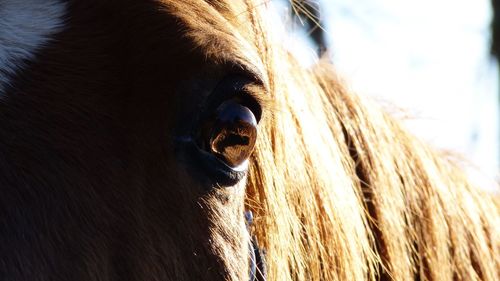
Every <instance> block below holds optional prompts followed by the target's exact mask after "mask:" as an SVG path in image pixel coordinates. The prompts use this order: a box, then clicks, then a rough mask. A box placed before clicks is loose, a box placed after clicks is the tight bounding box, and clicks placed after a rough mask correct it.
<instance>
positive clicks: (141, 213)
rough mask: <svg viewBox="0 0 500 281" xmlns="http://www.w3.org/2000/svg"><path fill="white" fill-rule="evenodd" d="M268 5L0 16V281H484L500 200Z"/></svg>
mask: <svg viewBox="0 0 500 281" xmlns="http://www.w3.org/2000/svg"><path fill="white" fill-rule="evenodd" d="M267 6H268V3H267V2H266V1H260V0H142V1H139V0H121V1H116V0H99V1H97V0H86V1H80V0H44V1H42V0H21V1H19V0H1V1H0V155H1V156H0V186H1V187H0V222H1V223H0V237H1V238H0V279H1V280H12V281H21V280H30V281H31V280H39V281H46V280H52V281H58V280H75V281H80V280H81V281H84V280H85V281H90V280H103V281H108V280H109V281H110V280H208V281H210V280H498V278H499V276H500V269H499V268H500V228H499V226H500V219H499V209H498V201H496V200H497V199H496V197H495V196H494V195H491V194H485V193H484V192H483V191H481V190H480V189H478V188H477V187H476V186H475V185H474V184H473V183H471V181H470V180H469V179H468V178H467V177H466V176H465V174H464V172H463V171H462V163H461V162H460V161H458V160H457V158H456V157H454V156H453V155H452V154H449V153H445V152H442V151H439V150H436V149H434V148H432V147H431V146H429V145H427V144H426V143H424V142H422V141H420V140H418V139H417V138H415V137H413V136H412V135H411V134H410V133H408V132H407V131H406V130H405V129H404V127H403V126H402V125H400V123H399V121H397V120H396V119H395V118H394V117H392V116H390V115H389V114H388V113H387V112H386V111H385V110H384V109H383V108H381V106H380V105H378V104H377V103H375V102H372V101H370V100H367V99H366V98H361V97H359V96H357V95H356V94H355V93H352V92H350V91H349V90H348V89H347V87H346V86H345V85H344V83H343V81H342V79H341V78H340V77H338V76H337V74H335V69H334V67H333V66H332V65H331V64H330V63H329V62H328V61H326V60H320V61H319V62H318V63H317V64H316V65H314V66H311V67H304V66H302V65H300V64H299V63H298V62H297V60H296V59H295V58H294V57H293V56H292V55H291V54H290V53H289V52H287V51H286V50H285V49H284V48H283V46H282V44H280V42H279V39H277V36H275V35H273V29H272V25H271V24H270V23H269V20H270V15H269V11H268V7H267ZM250 214H252V215H253V218H252V215H250Z"/></svg>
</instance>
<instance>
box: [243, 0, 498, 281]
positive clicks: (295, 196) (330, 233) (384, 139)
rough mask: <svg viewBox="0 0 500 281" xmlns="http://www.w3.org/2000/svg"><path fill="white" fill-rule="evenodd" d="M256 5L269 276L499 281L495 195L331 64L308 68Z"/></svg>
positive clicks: (259, 209)
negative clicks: (363, 95)
mask: <svg viewBox="0 0 500 281" xmlns="http://www.w3.org/2000/svg"><path fill="white" fill-rule="evenodd" d="M247 7H249V13H250V18H251V21H252V23H253V24H252V25H251V27H248V26H246V27H245V29H243V28H241V29H240V31H241V33H243V34H245V36H246V38H247V39H248V38H250V39H249V40H251V39H252V38H253V40H254V41H253V42H252V43H251V44H253V46H254V47H255V51H256V52H258V53H259V54H260V58H261V60H262V64H263V67H264V69H265V74H266V75H267V78H268V81H267V82H268V86H269V93H268V95H269V98H268V100H267V101H266V109H267V111H266V112H265V115H264V117H265V118H264V120H263V122H262V123H261V124H260V128H259V133H260V136H259V140H258V146H257V148H256V151H255V153H254V157H253V159H252V166H251V169H250V175H249V178H248V192H247V206H248V208H250V209H252V210H253V211H254V213H255V217H256V218H255V225H254V228H255V229H254V231H255V233H256V234H257V237H258V240H259V242H260V243H261V246H263V247H264V248H265V249H266V250H267V263H268V270H269V279H270V280H378V279H384V278H385V279H393V280H498V278H499V276H500V271H499V266H500V250H499V248H500V229H499V228H500V220H499V210H498V208H497V207H496V206H495V204H494V203H493V202H492V201H493V200H492V198H490V195H486V194H483V193H482V192H481V191H480V190H479V189H478V188H476V187H475V186H473V185H472V184H471V183H470V182H469V181H468V179H467V178H466V176H465V175H464V173H463V172H462V171H461V170H460V169H459V168H458V164H456V163H455V161H454V160H453V159H452V157H451V156H450V155H449V154H446V153H441V152H439V151H437V150H434V149H433V148H431V147H429V146H428V145H426V144H425V143H423V142H421V141H419V140H417V139H416V138H415V137H413V136H412V135H411V134H409V133H408V132H406V130H405V129H403V128H402V127H401V126H400V124H399V123H398V121H396V120H394V118H392V117H390V116H389V115H388V114H386V113H385V112H384V111H383V110H382V109H381V108H380V106H379V105H377V104H375V103H372V102H370V101H367V100H363V99H360V98H359V97H358V96H356V95H355V94H353V93H351V92H349V91H347V90H346V89H345V88H344V87H343V86H342V81H341V80H340V79H339V78H337V77H336V75H335V71H334V70H333V68H332V66H331V65H329V63H327V62H320V63H319V64H318V65H316V66H314V67H312V68H310V69H305V68H303V67H301V66H300V65H298V63H297V62H296V61H295V60H294V59H293V57H291V56H290V55H289V54H288V53H287V52H286V51H283V47H282V46H281V45H280V44H279V43H276V42H273V40H274V39H273V37H272V35H271V32H270V31H269V30H268V28H269V25H268V24H266V22H265V20H266V19H267V18H266V16H265V14H264V13H265V12H263V11H264V10H265V4H262V5H260V4H259V3H255V2H254V1H249V2H248V3H247ZM238 26H242V25H238ZM249 33H250V34H249Z"/></svg>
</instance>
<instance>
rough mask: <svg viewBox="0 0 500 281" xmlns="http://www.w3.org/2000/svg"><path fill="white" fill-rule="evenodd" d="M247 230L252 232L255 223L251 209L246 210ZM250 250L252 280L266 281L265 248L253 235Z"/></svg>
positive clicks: (249, 244)
mask: <svg viewBox="0 0 500 281" xmlns="http://www.w3.org/2000/svg"><path fill="white" fill-rule="evenodd" d="M245 219H246V222H247V223H246V225H247V230H248V232H250V231H251V230H250V226H251V225H252V223H253V214H252V212H251V211H246V212H245ZM248 246H249V248H250V249H249V250H250V269H249V273H250V281H266V277H267V268H266V261H265V255H266V253H265V250H264V249H260V248H259V244H258V243H257V237H255V236H254V235H252V239H251V240H250V242H249V243H248Z"/></svg>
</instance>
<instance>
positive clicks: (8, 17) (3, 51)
mask: <svg viewBox="0 0 500 281" xmlns="http://www.w3.org/2000/svg"><path fill="white" fill-rule="evenodd" d="M66 11H67V9H66V4H65V3H64V2H62V1H59V0H23V1H19V0H3V1H1V2H0V95H3V93H4V91H5V88H6V87H7V86H9V84H10V81H11V79H12V78H13V77H14V75H16V74H17V73H18V72H19V71H22V69H23V67H24V65H25V64H26V62H27V61H31V60H34V59H35V58H36V54H37V51H38V50H39V49H40V48H42V47H43V46H44V45H46V44H47V43H48V42H49V41H50V40H51V38H52V36H53V35H54V34H55V33H57V32H59V31H60V30H61V29H63V27H64V16H65V15H66Z"/></svg>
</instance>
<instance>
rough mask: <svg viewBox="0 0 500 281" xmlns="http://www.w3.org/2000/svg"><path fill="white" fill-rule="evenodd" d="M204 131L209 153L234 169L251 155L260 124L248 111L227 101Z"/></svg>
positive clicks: (207, 123)
mask: <svg viewBox="0 0 500 281" xmlns="http://www.w3.org/2000/svg"><path fill="white" fill-rule="evenodd" d="M203 130H204V131H205V133H203V135H204V136H203V137H204V138H205V140H204V141H205V143H206V144H207V145H206V147H207V149H208V150H209V152H210V153H213V154H214V155H215V156H216V157H218V158H219V159H221V160H222V161H224V162H225V163H226V164H227V165H228V166H230V167H232V168H235V167H238V166H239V165H241V164H243V163H244V162H245V161H246V160H247V159H248V158H250V155H251V154H252V151H253V149H254V146H255V141H256V139H257V120H256V118H255V115H254V113H253V112H252V111H251V110H250V109H249V108H248V107H246V106H244V105H242V104H240V103H238V101H236V100H228V101H225V102H223V103H222V104H221V105H219V107H218V108H217V109H216V110H215V113H214V115H213V117H212V120H211V121H209V122H206V123H205V125H204V128H203ZM207 133H208V134H207Z"/></svg>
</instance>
